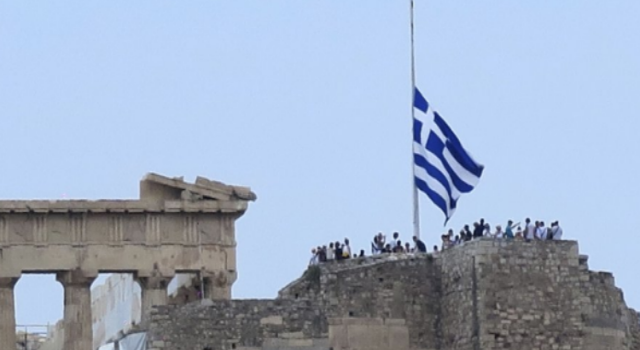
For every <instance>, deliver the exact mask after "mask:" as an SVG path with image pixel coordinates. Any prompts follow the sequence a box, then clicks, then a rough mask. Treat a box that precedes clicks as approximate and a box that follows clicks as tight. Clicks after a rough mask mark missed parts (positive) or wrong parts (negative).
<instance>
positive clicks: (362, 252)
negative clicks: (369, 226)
mask: <svg viewBox="0 0 640 350" xmlns="http://www.w3.org/2000/svg"><path fill="white" fill-rule="evenodd" d="M360 257H361V258H364V249H361V250H360Z"/></svg>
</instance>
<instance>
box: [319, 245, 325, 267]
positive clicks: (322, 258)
mask: <svg viewBox="0 0 640 350" xmlns="http://www.w3.org/2000/svg"><path fill="white" fill-rule="evenodd" d="M318 261H319V262H321V263H325V262H327V246H326V245H325V246H322V247H318Z"/></svg>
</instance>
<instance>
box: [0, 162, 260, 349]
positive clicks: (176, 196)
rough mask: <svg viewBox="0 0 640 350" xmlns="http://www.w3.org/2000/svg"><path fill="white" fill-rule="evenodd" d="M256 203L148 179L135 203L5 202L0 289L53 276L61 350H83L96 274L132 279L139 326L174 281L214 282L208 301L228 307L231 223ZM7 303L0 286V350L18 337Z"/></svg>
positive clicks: (238, 194) (216, 190)
mask: <svg viewBox="0 0 640 350" xmlns="http://www.w3.org/2000/svg"><path fill="white" fill-rule="evenodd" d="M255 199H256V196H255V194H254V193H253V192H251V190H250V189H249V188H246V187H238V186H229V185H225V184H222V183H220V182H216V181H212V180H209V179H206V178H202V177H198V178H197V179H196V181H195V183H187V182H185V181H184V180H183V179H182V178H168V177H164V176H160V175H157V174H147V175H146V176H145V178H143V179H142V181H141V182H140V199H138V200H98V201H88V200H63V201H57V200H34V201H25V200H3V201H0V281H4V280H6V279H7V278H9V279H11V278H14V277H15V276H20V275H21V274H22V273H55V274H57V276H58V280H59V281H60V282H61V283H62V284H63V286H64V290H65V316H64V317H65V318H64V322H63V328H64V334H65V336H64V349H65V350H69V349H71V350H72V349H83V350H84V349H90V348H92V329H91V325H92V322H91V319H92V315H91V298H90V286H91V282H92V281H93V279H94V278H95V276H97V275H98V273H100V272H107V273H109V272H111V273H133V274H135V276H136V277H137V279H138V281H139V282H140V284H141V287H142V291H143V293H142V305H143V311H142V315H143V321H144V320H146V318H145V317H146V316H144V315H148V311H149V309H150V308H151V306H152V305H154V304H166V303H167V302H168V298H167V295H166V294H167V284H168V283H169V281H170V280H171V279H170V277H173V276H174V275H175V274H176V273H198V274H202V275H203V276H206V277H207V278H209V277H213V276H215V277H216V278H215V279H214V280H212V281H213V282H215V283H210V284H209V289H208V292H209V295H208V296H207V297H210V298H215V299H229V298H230V297H231V287H232V284H233V283H234V282H235V276H236V249H235V248H236V241H235V220H237V219H238V218H239V217H241V216H242V215H243V214H244V212H245V211H246V210H247V207H248V202H249V201H253V200H255ZM167 279H168V280H167ZM12 293H13V290H12V288H9V287H3V285H2V284H0V297H2V298H1V300H2V301H0V306H1V307H2V308H1V309H0V321H2V325H0V349H4V348H5V346H4V345H5V344H13V345H12V346H11V347H10V348H13V347H14V345H15V330H13V331H11V334H10V333H9V332H8V331H4V328H6V327H10V326H11V325H12V324H15V317H12V316H11V315H12V314H13V308H14V307H13V294H12ZM5 304H6V305H5ZM13 327H15V326H13Z"/></svg>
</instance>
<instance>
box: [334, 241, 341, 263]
mask: <svg viewBox="0 0 640 350" xmlns="http://www.w3.org/2000/svg"><path fill="white" fill-rule="evenodd" d="M334 247H335V250H336V260H338V261H340V260H342V259H343V256H342V245H341V244H340V242H336V243H335V245H334Z"/></svg>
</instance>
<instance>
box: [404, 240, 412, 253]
mask: <svg viewBox="0 0 640 350" xmlns="http://www.w3.org/2000/svg"><path fill="white" fill-rule="evenodd" d="M404 251H405V253H413V249H411V244H410V243H409V242H407V243H405V244H404Z"/></svg>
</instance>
